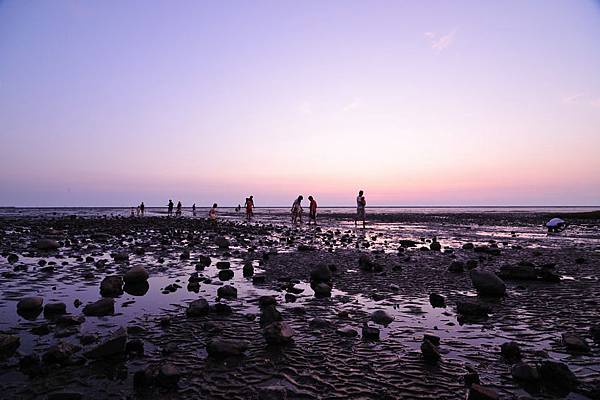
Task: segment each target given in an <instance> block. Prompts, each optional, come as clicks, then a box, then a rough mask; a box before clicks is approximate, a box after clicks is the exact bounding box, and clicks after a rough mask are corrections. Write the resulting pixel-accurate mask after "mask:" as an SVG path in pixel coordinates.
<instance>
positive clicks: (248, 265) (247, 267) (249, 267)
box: [242, 262, 254, 277]
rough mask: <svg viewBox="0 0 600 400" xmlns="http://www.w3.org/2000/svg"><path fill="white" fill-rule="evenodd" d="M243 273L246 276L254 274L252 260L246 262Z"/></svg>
mask: <svg viewBox="0 0 600 400" xmlns="http://www.w3.org/2000/svg"><path fill="white" fill-rule="evenodd" d="M242 274H243V275H244V276H245V277H248V276H252V275H254V267H253V266H252V262H247V263H245V264H244V267H243V269H242Z"/></svg>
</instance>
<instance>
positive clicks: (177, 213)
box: [175, 201, 181, 217]
mask: <svg viewBox="0 0 600 400" xmlns="http://www.w3.org/2000/svg"><path fill="white" fill-rule="evenodd" d="M175 216H176V217H180V216H181V202H180V201H178V202H177V210H176V211H175Z"/></svg>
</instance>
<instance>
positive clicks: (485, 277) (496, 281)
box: [469, 269, 506, 296]
mask: <svg viewBox="0 0 600 400" xmlns="http://www.w3.org/2000/svg"><path fill="white" fill-rule="evenodd" d="M469 276H470V277H471V281H472V282H473V286H474V287H475V289H476V290H477V292H478V293H479V294H480V295H483V296H504V294H505V293H506V285H505V284H504V282H503V281H502V279H500V278H498V276H496V274H494V273H493V272H490V271H479V270H477V269H474V270H472V271H471V272H470V273H469Z"/></svg>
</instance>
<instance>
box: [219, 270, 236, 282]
mask: <svg viewBox="0 0 600 400" xmlns="http://www.w3.org/2000/svg"><path fill="white" fill-rule="evenodd" d="M233 276H234V272H233V271H232V270H230V269H224V270H221V271H219V280H221V281H228V280H230V279H231V278H233Z"/></svg>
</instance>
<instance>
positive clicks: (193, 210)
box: [192, 203, 196, 217]
mask: <svg viewBox="0 0 600 400" xmlns="http://www.w3.org/2000/svg"><path fill="white" fill-rule="evenodd" d="M192 215H193V216H194V217H195V216H196V203H194V204H192Z"/></svg>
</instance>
